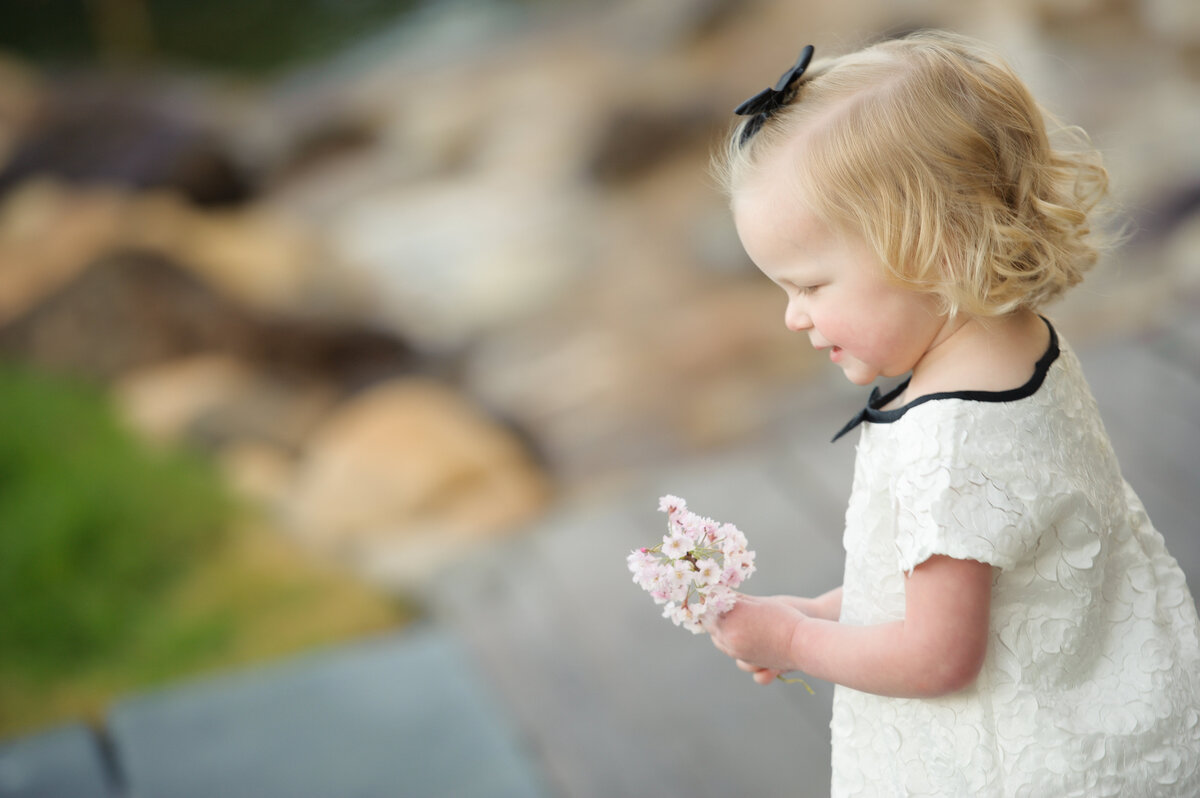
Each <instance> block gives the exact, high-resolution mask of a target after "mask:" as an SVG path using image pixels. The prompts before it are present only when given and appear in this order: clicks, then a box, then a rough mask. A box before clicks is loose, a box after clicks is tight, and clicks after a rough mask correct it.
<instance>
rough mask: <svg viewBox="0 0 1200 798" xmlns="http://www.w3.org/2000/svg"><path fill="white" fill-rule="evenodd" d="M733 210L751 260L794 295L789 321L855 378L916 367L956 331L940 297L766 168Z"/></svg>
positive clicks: (786, 320) (787, 315)
mask: <svg viewBox="0 0 1200 798" xmlns="http://www.w3.org/2000/svg"><path fill="white" fill-rule="evenodd" d="M783 171H784V170H782V169H778V170H770V172H773V173H774V174H780V173H783ZM733 216H734V223H735V224H736V226H737V231H738V236H739V237H740V238H741V240H742V246H743V247H745V249H746V252H747V254H748V255H749V256H750V259H751V260H752V261H754V263H755V265H757V266H758V268H759V269H760V270H761V271H762V272H763V274H765V275H766V276H767V277H769V278H770V279H771V280H772V281H773V282H775V283H776V284H777V285H779V286H780V287H781V288H783V290H784V292H785V293H786V294H787V297H788V301H787V309H786V311H785V312H784V324H785V325H786V326H787V328H788V329H789V330H793V331H795V332H803V333H807V335H808V339H809V341H810V342H811V343H812V345H813V347H815V348H816V349H819V350H828V352H829V358H830V360H832V361H833V362H834V363H835V364H837V365H838V366H840V367H841V369H842V371H843V372H845V375H846V378H847V379H848V380H850V381H851V382H853V383H855V384H857V385H867V384H868V383H870V382H871V381H872V380H874V379H875V378H876V377H880V376H884V377H896V376H900V375H902V374H905V373H907V372H909V371H914V370H916V369H917V367H918V366H919V364H920V363H921V360H922V358H923V357H924V356H925V354H926V353H927V352H929V351H930V350H931V349H932V348H933V347H934V346H936V345H937V344H938V343H939V342H940V341H941V340H943V339H944V338H945V337H946V336H947V335H948V334H949V332H950V330H949V325H948V317H947V316H946V315H944V314H942V313H939V311H938V309H937V302H936V300H935V298H934V297H932V296H931V295H928V294H922V293H918V292H916V291H912V290H909V289H907V288H903V287H900V286H897V285H895V284H894V283H891V282H889V281H888V280H887V279H886V277H885V271H884V265H883V264H882V263H881V262H880V260H879V258H878V257H877V256H876V255H875V253H874V252H873V251H872V249H871V248H870V247H869V246H868V245H867V243H866V242H865V241H863V240H862V239H860V238H857V237H854V236H848V235H846V234H842V233H839V232H837V231H835V230H833V229H832V228H830V227H829V226H828V225H825V224H824V223H822V222H821V221H820V220H819V219H818V218H817V217H816V215H815V214H813V213H812V211H810V210H809V209H808V208H807V207H806V205H805V204H804V203H803V201H802V200H800V199H799V198H798V197H797V194H796V190H795V189H794V188H792V187H791V186H788V185H786V183H785V181H784V180H781V179H777V178H773V177H772V175H771V173H768V172H767V171H766V170H764V171H763V172H760V173H759V174H758V175H757V176H755V177H753V178H751V179H750V180H749V181H748V184H747V185H744V186H742V187H740V189H739V190H738V191H737V192H735V194H734V197H733Z"/></svg>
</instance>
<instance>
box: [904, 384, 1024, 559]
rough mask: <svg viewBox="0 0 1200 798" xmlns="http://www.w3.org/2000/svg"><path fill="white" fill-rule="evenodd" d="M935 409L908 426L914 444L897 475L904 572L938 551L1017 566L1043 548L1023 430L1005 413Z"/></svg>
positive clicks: (907, 445)
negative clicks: (1039, 543)
mask: <svg viewBox="0 0 1200 798" xmlns="http://www.w3.org/2000/svg"><path fill="white" fill-rule="evenodd" d="M963 404H964V405H965V403H963ZM991 407H992V408H996V406H995V405H993V406H991ZM924 409H925V406H922V407H919V408H913V410H912V411H911V412H912V413H914V414H915V413H917V412H918V411H921V410H924ZM930 409H931V411H936V412H929V413H927V415H928V416H929V417H928V418H927V419H923V420H922V423H915V424H908V425H906V429H907V430H908V431H909V434H910V435H911V436H912V440H908V441H904V442H903V445H902V446H900V447H899V451H900V452H902V454H901V455H900V460H901V462H900V463H897V466H898V467H897V468H896V469H895V470H894V471H893V474H895V477H894V479H895V483H894V485H893V489H892V496H893V497H894V501H895V504H896V507H895V512H896V555H897V560H898V564H899V566H900V569H901V570H902V571H905V572H908V573H912V570H913V569H914V568H916V567H917V566H918V565H920V564H921V563H923V562H925V561H926V560H927V559H929V558H930V557H932V556H933V555H935V554H941V555H945V556H947V557H954V558H956V559H967V560H977V561H979V562H984V563H988V564H989V565H994V566H996V567H998V568H1001V569H1010V568H1013V567H1014V566H1015V565H1016V564H1017V563H1018V562H1020V561H1021V560H1023V559H1025V558H1026V557H1029V556H1032V555H1033V553H1034V552H1035V550H1036V548H1037V530H1036V529H1035V522H1034V520H1033V518H1032V513H1031V506H1032V505H1033V503H1034V502H1035V501H1036V499H1037V495H1038V491H1037V486H1036V484H1035V482H1034V480H1033V479H1032V478H1031V476H1030V474H1029V473H1027V471H1026V470H1025V469H1024V468H1023V467H1022V460H1023V459H1024V458H1022V456H1021V452H1019V451H1017V449H1018V447H1019V446H1020V445H1021V444H1020V441H1021V438H1022V436H1021V435H1020V434H1018V433H1019V430H1018V429H1014V428H1013V426H1012V423H1011V422H1012V421H1013V420H1012V419H1010V418H1009V417H1008V414H1006V413H1005V412H1003V410H1002V409H994V410H992V411H991V412H985V413H983V414H982V416H980V415H979V414H971V413H969V412H968V411H969V410H971V409H972V407H971V406H969V405H965V406H964V407H961V408H958V409H957V410H955V411H951V412H944V411H945V405H944V404H943V405H942V406H941V407H937V408H932V407H931V408H930ZM913 421H917V419H915V418H914V419H913ZM1035 459H1036V458H1035Z"/></svg>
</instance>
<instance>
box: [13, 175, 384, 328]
mask: <svg viewBox="0 0 1200 798" xmlns="http://www.w3.org/2000/svg"><path fill="white" fill-rule="evenodd" d="M131 249H136V250H139V251H144V252H152V253H158V254H159V255H160V256H162V257H164V258H166V259H169V260H171V261H173V262H175V263H177V264H179V265H180V266H183V267H186V268H188V269H189V270H191V271H193V272H194V273H196V274H198V275H200V276H201V277H202V278H203V279H204V281H205V282H207V283H209V284H211V285H214V286H216V287H217V288H218V289H220V290H221V291H223V292H224V293H227V294H229V295H230V296H231V297H233V298H234V299H236V300H238V301H239V302H242V303H245V304H248V305H251V306H254V307H256V308H260V309H263V310H268V311H273V312H281V313H287V312H292V313H295V312H297V311H307V310H312V311H321V312H326V313H335V314H336V313H345V311H346V309H347V308H348V307H351V306H358V305H361V296H362V295H363V294H364V292H363V291H362V289H361V288H360V284H359V283H357V282H355V281H354V280H353V279H352V277H351V276H350V275H348V274H345V273H339V272H337V271H336V270H335V269H332V268H330V267H329V266H328V265H325V266H321V265H319V264H320V263H321V259H322V257H323V255H322V251H321V246H320V243H319V238H318V237H317V236H316V235H315V234H314V232H313V231H312V230H305V229H303V228H302V227H301V226H300V225H299V224H298V223H297V222H295V221H289V220H288V219H286V218H285V217H283V216H281V215H279V214H276V213H272V212H270V211H267V210H265V209H263V208H261V207H257V206H251V207H248V208H245V209H241V210H237V211H220V212H213V211H203V210H199V209H196V208H194V207H192V206H190V205H188V204H187V203H186V202H185V201H184V200H183V199H181V198H180V197H178V196H176V195H171V194H163V193H143V194H131V193H129V192H127V191H125V190H123V189H118V188H101V187H92V188H86V189H81V188H73V187H70V186H68V185H65V184H63V183H61V182H57V181H52V180H34V181H29V182H26V183H23V184H22V185H21V186H19V187H18V188H16V189H15V190H13V191H12V192H10V193H9V194H8V195H7V196H6V197H4V198H3V199H2V200H0V323H3V322H4V321H6V320H9V319H12V318H13V317H15V316H17V315H20V314H22V313H25V312H27V311H28V310H29V309H30V308H31V307H32V306H33V305H35V304H36V303H37V302H39V301H41V300H42V299H43V298H44V297H46V296H48V295H49V294H50V293H51V292H53V291H55V290H58V289H60V288H62V287H63V286H64V285H65V284H66V283H67V282H69V281H70V280H72V279H74V278H75V277H76V276H77V275H78V274H79V272H80V271H82V270H83V269H84V268H85V267H86V266H87V265H88V264H90V263H92V262H94V261H96V260H98V259H100V258H102V257H104V256H106V255H108V254H110V253H112V252H113V251H117V250H131Z"/></svg>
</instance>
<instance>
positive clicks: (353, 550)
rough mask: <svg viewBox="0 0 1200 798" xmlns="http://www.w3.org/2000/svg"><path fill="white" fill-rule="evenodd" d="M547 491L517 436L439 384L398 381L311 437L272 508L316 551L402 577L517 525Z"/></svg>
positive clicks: (394, 580) (415, 577)
mask: <svg viewBox="0 0 1200 798" xmlns="http://www.w3.org/2000/svg"><path fill="white" fill-rule="evenodd" d="M549 495H550V490H549V482H548V480H547V477H546V476H545V474H544V473H543V472H542V470H541V468H540V467H539V466H538V464H537V463H535V462H534V460H533V459H532V458H531V456H530V455H529V453H528V451H527V449H526V447H525V446H524V445H523V444H522V442H521V440H520V439H519V438H518V436H517V435H515V434H514V433H513V432H512V431H511V430H509V429H507V428H506V427H505V426H504V425H503V424H501V423H498V422H497V421H496V420H495V419H492V418H490V417H489V416H488V415H487V414H486V413H484V412H483V411H482V410H481V409H480V408H479V407H477V406H475V405H474V404H473V403H472V402H470V401H469V400H468V399H466V398H465V397H464V396H463V395H462V394H460V393H459V392H457V391H455V390H454V389H452V388H450V387H448V386H447V385H445V384H442V383H439V382H436V381H433V380H430V379H425V378H409V379H404V380H394V381H390V382H388V383H384V384H381V385H378V386H376V387H375V388H372V389H371V390H369V391H366V392H364V393H363V394H361V395H359V396H358V397H356V398H355V399H353V400H351V401H350V402H348V403H347V404H346V405H344V406H343V407H342V408H340V409H339V410H338V411H337V412H336V413H334V414H333V415H332V416H331V417H330V418H329V419H328V420H327V421H326V422H325V423H324V424H323V425H322V426H321V427H320V428H319V429H318V430H317V431H316V432H315V434H314V435H313V438H312V440H311V441H310V443H309V445H308V447H307V448H306V450H305V451H304V453H303V454H302V457H301V459H300V462H299V465H298V468H297V472H296V477H295V479H294V481H293V482H292V484H291V486H290V488H289V489H288V491H287V492H286V495H285V497H284V500H283V502H282V503H281V511H282V514H283V517H284V520H285V525H286V526H287V527H288V528H290V529H292V530H293V531H294V532H295V533H296V534H297V535H298V536H299V537H300V538H301V539H302V540H304V541H306V542H307V543H308V544H309V545H311V546H312V547H314V548H315V549H317V550H318V551H322V552H326V553H330V554H333V555H335V556H338V557H340V558H342V559H345V560H348V561H349V562H351V563H352V564H354V565H355V566H356V569H357V570H360V571H363V572H366V573H368V574H371V575H372V576H374V577H376V578H379V579H381V580H384V581H386V582H388V583H391V584H409V583H411V582H413V581H419V580H421V579H423V578H428V577H429V576H430V575H431V574H432V573H433V572H434V571H435V570H436V568H437V567H438V566H439V565H440V564H443V563H445V562H446V560H447V559H448V558H449V557H451V556H452V555H453V554H455V553H457V552H459V551H461V550H462V549H463V548H464V547H466V546H469V545H471V544H477V543H478V542H479V541H481V540H483V539H486V538H488V537H490V536H494V535H496V534H499V533H502V532H504V531H507V530H510V529H512V528H514V527H515V526H517V525H519V524H521V523H522V522H525V521H529V520H530V519H532V518H533V517H534V516H535V515H536V514H537V513H538V512H539V511H541V510H542V509H543V507H544V506H545V504H546V502H547V501H548V499H549Z"/></svg>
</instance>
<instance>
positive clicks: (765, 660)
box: [707, 595, 808, 684]
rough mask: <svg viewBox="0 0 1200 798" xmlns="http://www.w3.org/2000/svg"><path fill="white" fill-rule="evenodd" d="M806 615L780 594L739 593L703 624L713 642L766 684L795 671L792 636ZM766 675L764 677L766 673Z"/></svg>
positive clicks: (741, 666) (760, 681) (758, 680)
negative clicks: (730, 605)
mask: <svg viewBox="0 0 1200 798" xmlns="http://www.w3.org/2000/svg"><path fill="white" fill-rule="evenodd" d="M807 617H808V616H806V615H805V614H804V613H803V612H801V611H800V610H799V609H798V608H797V607H796V606H795V605H794V604H792V603H790V602H789V601H788V600H786V599H785V598H783V597H780V596H769V597H764V596H746V595H739V596H738V601H737V604H735V605H734V607H733V609H732V610H730V611H729V612H727V613H725V614H724V615H722V616H721V617H719V618H717V619H715V620H713V621H710V622H709V623H708V624H707V628H708V631H709V634H710V635H711V636H712V641H713V645H715V646H716V647H717V649H718V650H719V651H721V652H722V653H723V654H726V655H727V656H729V657H732V658H733V659H735V660H737V661H738V667H739V668H741V669H742V670H744V671H747V672H750V673H753V674H755V677H754V680H755V681H756V682H759V683H760V684H766V683H768V682H770V681H771V680H772V679H774V678H775V676H777V675H778V674H779V673H782V672H784V671H790V670H795V666H794V664H793V661H792V636H793V634H794V632H795V630H796V627H797V626H799V625H800V624H802V623H803V622H804V621H805V620H806V619H807ZM768 673H769V674H770V677H769V678H768V677H767V674H768Z"/></svg>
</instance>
